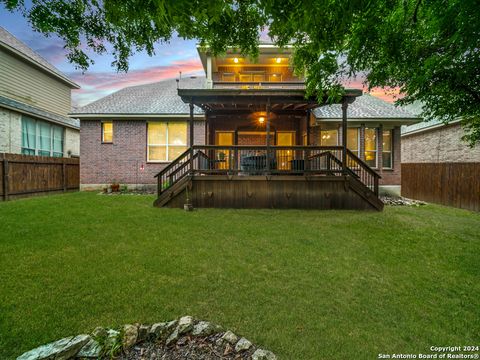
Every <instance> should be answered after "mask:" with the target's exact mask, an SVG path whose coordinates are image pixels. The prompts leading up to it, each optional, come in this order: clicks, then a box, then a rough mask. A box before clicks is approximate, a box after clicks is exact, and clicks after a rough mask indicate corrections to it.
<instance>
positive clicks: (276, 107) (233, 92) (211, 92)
mask: <svg viewBox="0 0 480 360" xmlns="http://www.w3.org/2000/svg"><path fill="white" fill-rule="evenodd" d="M361 94H362V92H361V90H356V89H346V93H345V96H344V98H350V100H353V98H355V97H357V96H360V95H361ZM178 95H179V96H180V98H181V99H182V101H183V102H185V103H187V104H188V103H192V104H194V105H197V106H199V107H201V108H202V109H203V110H205V111H215V112H230V111H236V112H237V111H238V112H240V111H246V112H256V111H265V109H266V107H267V104H270V110H271V111H272V112H292V111H293V112H302V111H307V110H311V109H314V108H316V107H319V106H322V105H325V103H324V104H319V103H318V101H317V99H316V98H315V97H310V98H306V97H305V91H304V90H300V89H178ZM325 100H326V99H325Z"/></svg>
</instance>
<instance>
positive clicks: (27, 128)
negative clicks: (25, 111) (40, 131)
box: [22, 116, 37, 155]
mask: <svg viewBox="0 0 480 360" xmlns="http://www.w3.org/2000/svg"><path fill="white" fill-rule="evenodd" d="M36 144H37V123H36V121H35V120H33V119H30V118H27V117H25V116H23V117H22V154H24V155H36V148H37V145H36Z"/></svg>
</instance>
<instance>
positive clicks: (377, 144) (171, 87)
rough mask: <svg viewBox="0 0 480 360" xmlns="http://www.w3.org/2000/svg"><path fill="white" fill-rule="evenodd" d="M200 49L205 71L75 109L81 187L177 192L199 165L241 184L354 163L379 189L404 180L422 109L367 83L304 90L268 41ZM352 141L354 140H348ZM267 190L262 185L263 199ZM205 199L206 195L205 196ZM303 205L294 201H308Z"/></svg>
mask: <svg viewBox="0 0 480 360" xmlns="http://www.w3.org/2000/svg"><path fill="white" fill-rule="evenodd" d="M199 55H200V58H201V61H202V64H203V66H204V69H205V75H206V76H205V77H183V78H181V79H172V80H166V81H161V82H157V83H153V84H147V85H141V86H134V87H129V88H125V89H122V90H120V91H118V92H116V93H114V94H111V95H109V96H106V97H104V98H102V99H100V100H98V101H95V102H93V103H91V104H89V105H87V106H85V107H82V108H80V109H77V111H76V112H75V113H74V114H72V116H75V117H78V118H79V119H80V120H81V129H82V131H81V183H82V187H83V188H86V189H88V188H95V187H100V186H104V185H105V184H109V183H111V182H113V181H114V180H115V181H118V182H120V183H122V184H130V185H142V186H143V185H149V184H156V185H157V186H158V192H159V194H160V193H162V192H164V190H165V191H166V190H167V189H168V191H170V192H171V193H173V191H174V187H173V185H174V183H176V182H177V180H178V181H179V179H180V178H183V174H186V173H190V174H191V175H193V174H194V173H195V172H198V175H202V177H201V180H202V181H203V180H205V179H206V178H207V177H208V176H206V175H209V174H210V175H211V176H213V175H217V176H220V175H222V174H223V175H229V176H234V177H235V179H236V180H238V181H239V182H238V184H243V185H239V186H244V185H245V184H246V183H242V182H241V181H243V180H247V178H248V179H250V180H252V181H253V178H252V176H253V177H254V176H260V177H261V176H267V178H268V179H271V178H270V175H275V174H276V175H283V176H284V175H292V176H294V177H292V178H291V179H290V180H295V181H298V180H299V179H306V180H305V181H309V180H311V179H320V178H321V179H323V180H325V176H324V175H326V174H327V175H332V176H336V175H339V174H343V175H345V176H346V177H348V176H347V172H349V174H350V177H353V178H356V179H361V176H360V175H357V174H359V173H362V174H363V175H362V176H364V180H365V181H364V183H363V186H365V188H368V189H372V191H373V189H374V187H375V185H374V183H375V181H377V184H376V186H377V188H376V193H377V194H378V184H380V185H382V184H383V185H399V184H400V178H399V177H400V126H401V125H403V124H410V123H414V122H417V121H419V119H418V118H417V117H415V116H414V115H412V114H410V113H408V112H407V111H403V110H400V109H396V108H395V107H394V106H393V105H391V104H389V103H386V102H384V101H382V100H379V99H377V98H374V97H372V96H370V95H364V96H361V95H362V93H361V91H360V90H353V89H346V91H345V96H344V98H343V99H342V104H343V105H342V104H333V105H325V104H319V103H318V102H317V97H313V98H306V97H305V86H304V82H303V80H302V79H300V78H297V77H296V76H295V75H294V74H293V72H292V70H291V67H290V64H289V59H290V55H291V49H289V48H286V49H279V48H277V47H275V46H273V45H266V44H265V45H261V46H260V56H259V58H258V59H257V60H256V61H255V62H252V61H250V60H249V59H246V58H243V57H241V55H240V54H238V53H236V52H234V51H230V52H228V53H227V54H226V55H225V56H223V57H213V56H211V55H210V54H209V53H208V52H205V51H203V50H201V49H199ZM355 99H356V100H355ZM349 104H350V105H349ZM347 107H348V115H349V118H348V124H347V121H346V120H347V118H346V114H347V112H346V110H347ZM343 130H345V131H343ZM344 143H345V144H347V145H348V149H347V146H345V147H344V149H342V146H341V145H343V144H344ZM192 144H193V145H195V146H194V147H191V145H192ZM187 158H188V160H187ZM187 165H188V166H189V167H190V168H189V170H188V171H185V169H186V168H187ZM194 167H198V169H193V168H194ZM159 172H162V173H161V174H160V175H159V176H157V178H155V177H154V176H155V175H157V174H158V173H159ZM379 174H381V178H379V176H378V175H379ZM247 175H248V176H247ZM317 175H318V176H317ZM320 175H322V177H321V176H320ZM375 177H377V178H376V179H374V178H375ZM367 178H368V179H367ZM196 179H200V178H199V177H197V178H196ZM216 179H218V178H216ZM275 179H277V180H278V179H280V178H279V177H275ZM250 180H249V181H250ZM257 180H258V179H257ZM287 180H288V179H287ZM287 180H285V181H287ZM335 180H338V176H337V179H335ZM212 184H213V183H212ZM238 184H237V185H238ZM249 184H251V183H249ZM256 184H257V185H259V184H260V183H256ZM284 185H285V184H284ZM303 185H305V184H302V186H303ZM215 186H217V188H218V186H219V185H218V184H216V185H215ZM235 186H236V185H235ZM249 186H250V185H249ZM265 186H267V187H268V185H265ZM285 186H286V185H285ZM297 188H299V187H297ZM236 190H239V189H236ZM236 190H235V191H236ZM168 191H167V192H168ZM199 191H200V190H199ZM202 191H203V192H202V194H206V193H210V194H212V191H207V189H206V188H205V189H203V190H202ZM232 191H234V189H233V188H229V189H225V190H224V192H225V193H229V194H230V193H232ZM268 191H270V190H268ZM268 191H267V192H268ZM331 191H332V192H335V191H334V190H331ZM247 193H250V192H249V191H247ZM266 194H267V193H266V192H265V193H263V194H260V193H259V194H257V195H258V198H257V200H256V204H258V203H261V202H262V201H263V200H265V199H266V196H267V195H266ZM169 196H171V197H173V195H169ZM196 196H204V195H198V194H197V195H196ZM268 196H271V194H270V195H268ZM299 196H300V195H299ZM302 196H309V195H307V194H303V195H302ZM322 196H326V197H328V196H329V195H328V194H327V195H322ZM210 197H211V198H213V195H210ZM252 197H254V196H253V195H252V196H250V198H252ZM287 197H288V198H290V197H291V196H287ZM217 198H219V197H217ZM261 199H263V200H261ZM232 201H233V202H234V204H233V205H232V203H230V205H228V204H226V203H224V204H222V205H212V206H235V204H237V203H240V202H242V201H244V203H245V205H242V206H243V207H251V206H252V205H254V202H255V201H254V200H251V201H250V200H248V199H247V200H245V199H244V200H242V201H240V200H239V199H233V200H232ZM265 201H267V200H265ZM342 201H343V200H342ZM345 201H346V200H345ZM267 202H268V201H267ZM346 202H348V201H346ZM197 203H198V204H199V205H200V206H201V204H200V203H202V204H203V205H205V201H204V200H200V199H197ZM318 204H319V203H318V202H315V201H313V203H312V205H309V206H306V207H319V205H318ZM297 205H298V206H297ZM297 205H292V206H286V207H303V205H302V204H297ZM268 206H270V205H268ZM275 206H276V207H285V206H284V205H279V204H277V205H275ZM320 207H329V206H327V205H325V206H324V205H320ZM331 207H339V206H337V205H335V206H333V205H332V206H331ZM340 207H342V206H340ZM343 207H349V205H348V206H347V205H345V206H343ZM351 207H353V208H355V206H351Z"/></svg>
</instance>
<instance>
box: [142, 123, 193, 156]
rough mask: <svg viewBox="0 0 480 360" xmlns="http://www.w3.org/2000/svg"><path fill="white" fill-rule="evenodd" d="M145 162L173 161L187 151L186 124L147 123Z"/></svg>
mask: <svg viewBox="0 0 480 360" xmlns="http://www.w3.org/2000/svg"><path fill="white" fill-rule="evenodd" d="M147 133H148V135H147V138H148V144H147V160H148V161H151V162H162V161H163V162H164V161H173V160H175V159H176V158H177V157H178V156H179V155H181V154H182V153H183V152H184V151H185V150H187V123H184V122H149V123H148V126H147Z"/></svg>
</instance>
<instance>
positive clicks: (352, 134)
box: [347, 128, 360, 156]
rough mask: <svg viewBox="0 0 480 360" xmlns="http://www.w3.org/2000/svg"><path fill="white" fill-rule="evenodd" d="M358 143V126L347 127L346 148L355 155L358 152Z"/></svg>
mask: <svg viewBox="0 0 480 360" xmlns="http://www.w3.org/2000/svg"><path fill="white" fill-rule="evenodd" d="M359 143H360V141H359V131H358V128H350V129H347V148H348V149H349V150H350V151H351V152H352V153H354V154H355V155H357V156H358V155H359V154H360V150H359V146H358V145H359Z"/></svg>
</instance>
